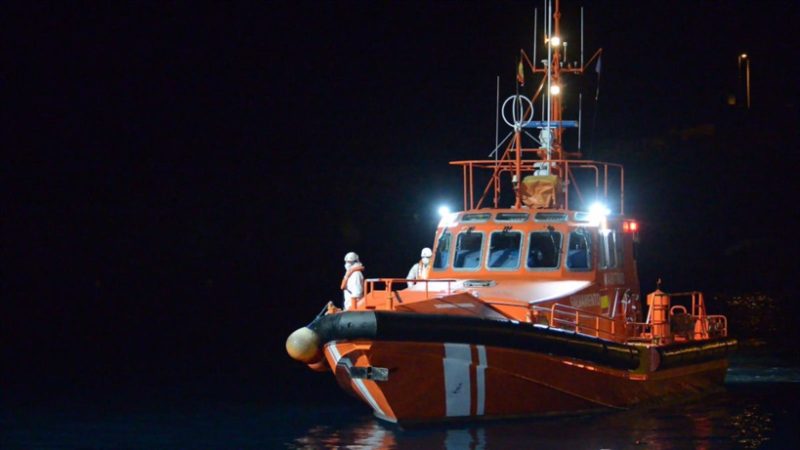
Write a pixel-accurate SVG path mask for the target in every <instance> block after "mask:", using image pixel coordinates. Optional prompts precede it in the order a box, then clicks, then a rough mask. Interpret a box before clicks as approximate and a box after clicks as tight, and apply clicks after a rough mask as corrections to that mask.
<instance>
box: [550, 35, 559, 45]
mask: <svg viewBox="0 0 800 450" xmlns="http://www.w3.org/2000/svg"><path fill="white" fill-rule="evenodd" d="M550 45H552V46H553V47H558V46H559V45H561V38H560V37H558V36H553V37H551V38H550Z"/></svg>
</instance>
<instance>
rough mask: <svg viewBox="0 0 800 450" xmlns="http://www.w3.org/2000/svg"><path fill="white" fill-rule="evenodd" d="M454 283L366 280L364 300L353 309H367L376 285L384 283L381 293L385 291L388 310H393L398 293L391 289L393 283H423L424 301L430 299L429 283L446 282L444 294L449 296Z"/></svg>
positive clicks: (445, 280)
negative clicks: (368, 300)
mask: <svg viewBox="0 0 800 450" xmlns="http://www.w3.org/2000/svg"><path fill="white" fill-rule="evenodd" d="M456 281H458V280H455V279H409V278H367V279H366V280H364V298H363V302H362V304H361V306H360V307H359V305H358V302H356V305H355V307H354V308H353V309H369V305H367V299H368V298H369V295H370V294H372V293H373V292H375V291H378V289H376V287H375V285H376V284H378V283H385V288H384V289H383V291H385V292H386V294H387V297H386V302H387V303H388V305H389V309H394V298H395V295H394V293H395V292H398V290H396V289H392V285H393V284H394V283H408V282H412V283H424V284H425V299H426V300H427V299H429V298H431V295H430V290H429V284H430V283H441V282H446V283H447V290H446V291H445V294H446V295H450V294H452V293H453V287H452V283H454V282H456ZM437 293H439V291H437ZM398 298H399V297H398ZM374 307H375V306H373V308H374Z"/></svg>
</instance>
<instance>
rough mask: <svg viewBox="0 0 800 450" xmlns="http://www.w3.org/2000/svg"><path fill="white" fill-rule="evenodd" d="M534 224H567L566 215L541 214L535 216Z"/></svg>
mask: <svg viewBox="0 0 800 450" xmlns="http://www.w3.org/2000/svg"><path fill="white" fill-rule="evenodd" d="M533 220H534V222H566V221H567V214H566V213H553V212H539V213H536V215H535V216H533Z"/></svg>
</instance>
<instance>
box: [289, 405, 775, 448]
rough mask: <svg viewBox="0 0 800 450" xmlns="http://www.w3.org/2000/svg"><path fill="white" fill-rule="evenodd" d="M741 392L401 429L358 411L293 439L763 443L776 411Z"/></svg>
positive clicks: (462, 444)
mask: <svg viewBox="0 0 800 450" xmlns="http://www.w3.org/2000/svg"><path fill="white" fill-rule="evenodd" d="M761 400H763V399H761V398H758V399H754V398H749V399H747V400H746V401H742V399H741V398H740V395H739V393H738V392H730V391H729V392H725V393H723V394H720V395H717V396H714V397H711V398H707V399H703V400H701V401H700V402H695V403H691V404H682V405H674V406H670V407H661V408H650V409H637V410H633V411H623V412H614V413H606V414H595V415H588V416H579V417H562V418H548V419H527V420H514V421H493V422H483V423H470V424H450V425H438V426H429V427H425V428H409V429H403V428H399V427H396V426H394V425H388V424H383V423H382V422H379V421H377V420H376V419H373V418H372V417H371V416H369V415H366V414H365V415H361V416H359V417H358V418H357V419H356V420H354V421H351V422H350V423H349V424H346V425H342V426H339V425H336V424H332V425H330V426H314V427H311V428H310V429H309V430H308V431H307V432H306V433H305V434H304V435H303V436H301V437H298V438H297V439H295V440H294V441H293V442H292V443H289V444H288V446H289V447H291V448H301V449H316V448H336V449H363V450H379V449H380V450H383V449H396V448H413V449H445V450H455V449H459V450H461V449H474V450H488V449H510V448H595V449H627V448H647V449H655V450H660V449H675V448H695V449H712V448H713V449H717V448H759V447H760V446H762V445H763V444H764V443H766V442H768V441H769V439H770V435H772V434H773V433H774V431H775V429H774V424H773V421H772V417H771V413H769V412H767V411H765V410H764V409H763V408H762V407H761V406H759V404H758V402H759V401H761Z"/></svg>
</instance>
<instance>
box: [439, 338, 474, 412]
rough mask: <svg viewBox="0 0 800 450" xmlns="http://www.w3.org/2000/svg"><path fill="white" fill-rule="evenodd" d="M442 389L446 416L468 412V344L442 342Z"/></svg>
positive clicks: (469, 357) (469, 400)
mask: <svg viewBox="0 0 800 450" xmlns="http://www.w3.org/2000/svg"><path fill="white" fill-rule="evenodd" d="M443 364H444V391H445V405H446V414H447V416H448V417H457V416H468V415H469V413H470V411H469V410H470V406H471V405H470V404H471V399H470V383H469V366H470V365H471V364H472V352H471V351H470V348H469V344H444V360H443Z"/></svg>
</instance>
